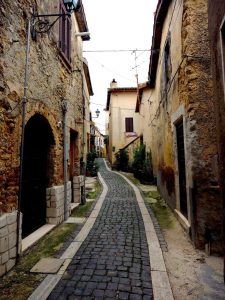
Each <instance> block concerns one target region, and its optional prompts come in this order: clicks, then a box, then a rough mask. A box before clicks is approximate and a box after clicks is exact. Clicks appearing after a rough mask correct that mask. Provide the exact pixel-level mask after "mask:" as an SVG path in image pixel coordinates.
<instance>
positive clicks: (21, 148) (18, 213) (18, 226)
mask: <svg viewBox="0 0 225 300" xmlns="http://www.w3.org/2000/svg"><path fill="white" fill-rule="evenodd" d="M30 27H31V22H30V20H29V19H27V44H26V64H25V74H24V88H23V90H24V92H23V98H22V132H21V144H20V174H19V195H18V210H17V241H16V262H18V260H19V255H20V253H19V244H20V221H21V216H20V215H21V200H22V184H23V157H24V135H25V119H26V102H27V90H28V73H29V50H30Z"/></svg>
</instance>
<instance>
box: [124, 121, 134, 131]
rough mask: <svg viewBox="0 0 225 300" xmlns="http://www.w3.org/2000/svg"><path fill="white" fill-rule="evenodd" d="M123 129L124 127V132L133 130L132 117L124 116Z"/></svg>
mask: <svg viewBox="0 0 225 300" xmlns="http://www.w3.org/2000/svg"><path fill="white" fill-rule="evenodd" d="M125 129H126V132H133V131H134V127H133V118H125Z"/></svg>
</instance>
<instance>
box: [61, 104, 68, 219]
mask: <svg viewBox="0 0 225 300" xmlns="http://www.w3.org/2000/svg"><path fill="white" fill-rule="evenodd" d="M62 111H63V173H64V220H67V218H68V205H67V181H68V179H67V177H68V176H67V146H66V145H67V143H66V117H67V101H66V100H64V101H63V102H62Z"/></svg>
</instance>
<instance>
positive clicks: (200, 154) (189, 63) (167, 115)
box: [144, 0, 223, 252]
mask: <svg viewBox="0 0 225 300" xmlns="http://www.w3.org/2000/svg"><path fill="white" fill-rule="evenodd" d="M207 14H208V6H207V1H204V0H196V1H194V0H183V1H182V0H180V1H171V3H170V6H169V9H168V12H167V15H166V18H165V20H164V23H163V29H162V38H161V45H160V54H159V61H158V68H157V75H156V83H155V88H153V90H152V92H151V93H150V101H149V116H148V117H149V121H148V123H149V125H148V127H149V129H150V130H149V138H148V139H149V142H148V143H149V147H150V148H151V150H152V157H153V169H154V173H156V175H157V184H158V187H159V189H160V191H161V193H162V194H163V196H164V198H165V199H166V200H167V202H168V203H169V204H170V206H171V207H172V208H175V209H177V210H178V211H179V210H180V194H179V169H178V158H177V145H176V127H175V126H176V122H177V121H178V120H180V119H182V120H183V126H184V148H185V162H186V164H185V165H186V167H185V171H186V185H187V189H186V192H187V206H188V217H187V222H186V223H187V227H191V229H192V232H191V234H192V239H193V241H194V242H195V245H196V246H197V247H198V248H204V245H205V243H207V242H208V241H207V240H206V231H207V230H208V229H209V230H210V235H211V239H212V241H211V249H212V251H214V252H217V251H221V233H222V226H221V222H222V219H223V217H222V203H221V198H220V191H219V187H218V170H217V151H218V149H217V140H216V134H215V132H216V116H215V109H214V106H213V98H212V95H213V90H212V77H211V69H210V51H209V36H208V15H207ZM168 38H169V39H170V57H171V76H170V78H169V81H168V83H167V84H166V82H165V75H164V74H165V65H164V55H165V45H166V43H167V39H168ZM146 135H147V132H146V134H145V135H144V140H145V139H146V138H145V136H146ZM146 140H147V139H146Z"/></svg>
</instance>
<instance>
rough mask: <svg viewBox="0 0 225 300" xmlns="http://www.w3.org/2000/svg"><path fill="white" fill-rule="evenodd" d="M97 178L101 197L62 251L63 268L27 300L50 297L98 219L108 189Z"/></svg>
mask: <svg viewBox="0 0 225 300" xmlns="http://www.w3.org/2000/svg"><path fill="white" fill-rule="evenodd" d="M98 178H99V180H100V183H101V185H102V187H103V188H102V189H101V195H100V196H99V198H98V200H97V203H96V205H95V207H94V209H93V211H92V212H91V214H90V216H89V217H88V219H87V221H86V222H85V224H84V226H83V227H82V229H81V230H80V232H79V233H78V235H77V236H76V237H75V239H74V240H73V241H72V242H71V244H70V245H69V247H68V248H67V249H66V250H65V251H64V253H63V254H62V255H61V257H60V259H64V264H63V266H62V267H61V268H60V269H59V271H58V273H57V274H53V275H52V274H51V275H50V274H49V275H47V276H46V277H45V279H44V280H43V281H42V282H41V284H40V285H39V286H38V287H37V288H36V290H35V291H34V292H33V293H32V294H31V295H30V297H29V298H28V300H45V299H47V297H48V296H49V295H50V293H51V292H52V290H53V289H54V287H55V286H56V285H57V283H58V282H59V280H60V279H61V278H62V275H63V274H64V272H65V271H66V269H67V267H68V265H69V264H70V262H71V260H72V258H73V256H74V255H75V254H76V252H77V251H78V249H79V248H80V246H81V244H82V243H83V241H84V240H85V239H86V237H87V235H88V233H89V232H90V230H91V229H92V227H93V225H94V223H95V220H96V218H97V217H98V213H99V211H100V209H101V207H102V204H103V202H104V200H105V196H106V194H107V191H108V187H107V185H106V184H105V181H104V180H103V178H102V176H101V174H100V173H98Z"/></svg>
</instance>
